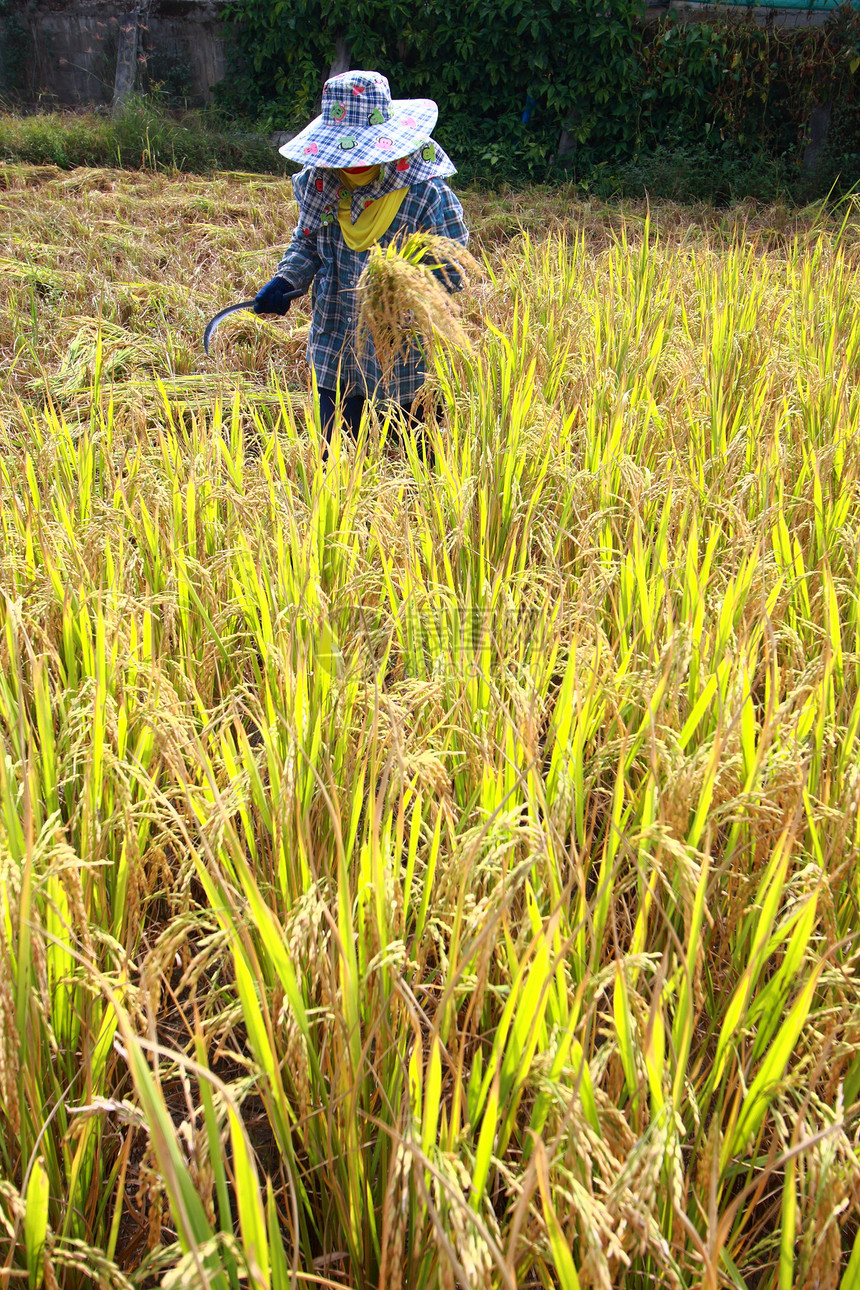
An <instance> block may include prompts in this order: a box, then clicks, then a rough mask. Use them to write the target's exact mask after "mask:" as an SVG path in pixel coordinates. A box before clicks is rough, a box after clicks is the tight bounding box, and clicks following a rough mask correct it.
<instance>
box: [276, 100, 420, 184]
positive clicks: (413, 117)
mask: <svg viewBox="0 0 860 1290" xmlns="http://www.w3.org/2000/svg"><path fill="white" fill-rule="evenodd" d="M438 119H439V108H438V107H437V105H436V104H435V103H434V101H433V100H432V99H392V100H391V116H390V117H389V119H388V120H387V121H384V122H383V123H382V125H368V126H365V127H364V128H363V129H361V130H353V131H352V132H351V133H350V132H348V131H347V130H346V129H344V128H342V127H340V126H338V125H337V124H336V123H335V122H331V121H325V120H323V118H322V116H318V117H317V118H316V120H314V121H311V123H310V125H307V126H305V128H304V130H302V131H301V132H300V133H299V134H297V135H296V136H295V137H294V138H292V139H290V140H289V142H288V143H285V144H283V146H282V147H280V148H279V149H278V152H279V153H280V154H281V156H282V157H287V158H289V160H290V161H298V162H300V163H301V164H302V165H304V166H325V167H326V168H328V169H336V170H337V169H340V168H341V167H344V166H372V165H375V164H376V163H377V162H382V163H384V162H386V161H393V160H394V159H395V158H397V157H406V156H408V155H409V153H411V152H414V151H415V149H416V148H417V147H418V146H419V144H421V143H423V142H424V140H426V139H427V137H428V135H429V134H430V133H431V131H432V129H433V127H434V126H435V124H436V122H437V121H438Z"/></svg>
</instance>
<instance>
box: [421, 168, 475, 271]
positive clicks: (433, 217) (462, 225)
mask: <svg viewBox="0 0 860 1290" xmlns="http://www.w3.org/2000/svg"><path fill="white" fill-rule="evenodd" d="M427 189H428V193H427V209H426V211H425V212H422V216H421V218H420V225H421V228H422V229H423V230H424V231H425V232H426V233H435V234H437V236H439V237H447V238H448V239H449V240H450V241H452V242H459V243H460V244H461V245H462V246H466V245H467V244H468V241H469V230H468V229H467V228H466V220H465V217H464V214H463V207H462V205H461V203H460V200H459V198H458V197H457V196H456V194H455V193H453V192H452V190H451V189H450V188H449V187H448V185H447V184H446V183H445V180H444V179H431V180H430V181H429V182H428V184H427ZM432 272H433V274H434V275H435V276H436V277H437V278H438V279H439V281H440V282H441V283H442V285H443V286H444V287H446V288H447V289H448V291H452V292H453V291H460V290H462V287H463V280H462V277H461V276H460V274H459V273H458V271H457V270H456V269H455V268H454V266H453V265H452V264H446V265H445V266H444V268H439V269H433V270H432Z"/></svg>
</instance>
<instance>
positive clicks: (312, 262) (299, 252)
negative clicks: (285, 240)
mask: <svg viewBox="0 0 860 1290" xmlns="http://www.w3.org/2000/svg"><path fill="white" fill-rule="evenodd" d="M314 241H315V239H311V238H309V237H305V235H304V234H303V233H302V231H301V228H299V227H297V228H296V231H295V233H294V234H293V238H292V241H291V242H290V245H289V246H288V247H287V249H286V251H285V252H284V254H283V257H282V258H281V262H280V264H279V265H278V267H277V269H276V270H275V273H276V274H277V275H278V276H279V277H282V278H286V279H287V281H288V282H290V283H292V285H293V286H294V287H295V289H296V290H297V291H307V289H308V287H309V286H310V285H311V282H312V281H313V279H314V276H315V274H316V273H317V271H318V270H319V269H320V268H322V260H321V259H320V257H319V255H318V254H317V250H316V247H315V245H314Z"/></svg>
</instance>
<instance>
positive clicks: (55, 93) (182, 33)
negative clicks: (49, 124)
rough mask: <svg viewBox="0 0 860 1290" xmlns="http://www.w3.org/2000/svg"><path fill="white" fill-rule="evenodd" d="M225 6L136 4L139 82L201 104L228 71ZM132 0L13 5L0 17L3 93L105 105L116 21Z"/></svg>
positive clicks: (173, 1)
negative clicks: (223, 26)
mask: <svg viewBox="0 0 860 1290" xmlns="http://www.w3.org/2000/svg"><path fill="white" fill-rule="evenodd" d="M222 2H223V0H152V3H151V5H150V6H149V8H148V10H147V8H146V7H145V6H144V5H141V13H140V24H141V30H140V43H139V76H138V83H139V85H141V86H142V85H143V84H144V83H145V82H147V81H149V82H152V81H161V82H163V83H164V85H165V88H166V89H168V90H169V91H171V92H173V93H174V94H176V95H187V96H188V97H189V99H190V100H191V101H192V102H197V103H202V102H206V101H208V100H209V99H211V97H212V87H213V86H214V85H215V84H217V82H218V81H219V80H221V79H222V78H223V77H224V75H225V71H226V67H225V55H224V42H223V39H222V36H221V34H220V30H219V16H218V15H219V10H220V8H221V6H222ZM133 8H134V4H133V2H132V0H127V3H125V4H124V3H123V0H76V3H74V4H70V3H64V2H63V0H30V2H29V3H24V2H23V0H12V5H11V12H7V15H6V17H4V18H0V55H3V56H0V93H2V94H6V95H9V94H15V95H17V96H18V97H21V98H23V99H25V100H26V101H28V102H31V103H36V102H40V103H42V104H45V103H55V104H57V106H60V107H78V106H83V105H84V104H107V103H110V101H111V97H112V95H113V88H114V75H115V70H116V56H117V48H118V43H119V27H120V20H121V18H122V17H123V15H124V14H126V13H127V12H128V11H129V10H131V9H133Z"/></svg>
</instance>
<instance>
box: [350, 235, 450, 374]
mask: <svg viewBox="0 0 860 1290" xmlns="http://www.w3.org/2000/svg"><path fill="white" fill-rule="evenodd" d="M442 240H443V241H447V239H442ZM453 245H459V244H453ZM429 250H430V248H429V247H428V245H427V242H426V235H420V236H417V235H414V234H413V235H410V237H408V238H406V239H405V241H402V242H401V243H400V247H399V249H398V247H397V246H395V244H394V242H393V241H392V243H389V245H388V246H387V247H386V248H385V250H384V251H383V250H382V249H381V248H380V247H378V246H375V247H373V249H372V250H371V252H370V255H369V257H368V260H367V264H366V265H365V267H364V270H363V272H362V274H361V277H360V278H359V281H358V288H357V289H358V298H359V312H358V324H357V329H356V343H357V349H358V353H359V355H362V354H366V353H367V352H368V351H369V348H370V345H371V344H372V345H373V348H374V350H375V351H376V357H377V360H378V362H379V365H380V368H381V369H382V375H383V380H384V381H385V382H386V383H387V382H388V381H389V379H390V378H391V376H392V374H393V371H394V367H395V365H396V363H397V361H398V359H400V358H401V357H405V355H406V353H407V352H408V351H409V349H410V348H411V347H412V346H413V345H418V346H419V347H420V348H421V349H422V350H424V352H425V354H426V356H427V357H428V359H431V358H432V354H433V351H434V348H435V346H436V344H437V343H439V341H442V342H447V343H449V344H451V345H454V346H457V347H459V348H462V349H466V350H469V349H471V345H470V342H469V338H468V336H467V335H466V332H465V331H464V329H463V326H462V324H461V323H460V320H459V309H458V307H457V305H456V302H455V301H454V300H453V299H452V297H451V295H450V294H449V293H448V292H447V291H446V290H445V288H444V286H443V285H442V284H441V283H440V282H439V281H438V279H437V278H436V277H434V275H433V274H432V272H430V269H429V267H428V266H427V264H426V263H425V259H424V257H425V256H426V255H427V253H428V251H429ZM437 258H438V252H437Z"/></svg>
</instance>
